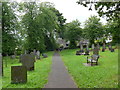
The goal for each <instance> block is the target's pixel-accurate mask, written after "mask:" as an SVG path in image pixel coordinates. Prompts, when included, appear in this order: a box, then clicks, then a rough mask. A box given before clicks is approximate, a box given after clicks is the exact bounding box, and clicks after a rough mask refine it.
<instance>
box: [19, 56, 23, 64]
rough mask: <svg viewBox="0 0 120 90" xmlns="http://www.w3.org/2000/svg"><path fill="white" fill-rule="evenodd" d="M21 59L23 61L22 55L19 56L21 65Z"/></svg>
mask: <svg viewBox="0 0 120 90" xmlns="http://www.w3.org/2000/svg"><path fill="white" fill-rule="evenodd" d="M21 59H22V54H21V55H20V56H19V62H20V63H21Z"/></svg>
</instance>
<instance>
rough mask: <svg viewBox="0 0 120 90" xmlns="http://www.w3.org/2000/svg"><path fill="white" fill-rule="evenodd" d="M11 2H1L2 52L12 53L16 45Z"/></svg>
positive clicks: (14, 16) (14, 17)
mask: <svg viewBox="0 0 120 90" xmlns="http://www.w3.org/2000/svg"><path fill="white" fill-rule="evenodd" d="M10 4H11V3H8V2H3V3H2V53H3V55H7V54H9V55H10V54H14V51H15V48H16V46H17V44H16V43H17V38H16V32H17V27H16V26H17V18H16V15H15V13H14V11H13V9H12V7H11V6H10Z"/></svg>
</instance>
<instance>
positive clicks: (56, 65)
mask: <svg viewBox="0 0 120 90" xmlns="http://www.w3.org/2000/svg"><path fill="white" fill-rule="evenodd" d="M45 88H77V87H76V84H75V83H74V81H73V80H72V79H71V77H70V75H69V74H68V71H67V70H66V68H65V66H64V63H63V61H62V60H61V58H60V55H59V54H58V53H57V52H55V53H54V56H53V59H52V71H51V72H50V73H49V77H48V83H47V84H46V85H45Z"/></svg>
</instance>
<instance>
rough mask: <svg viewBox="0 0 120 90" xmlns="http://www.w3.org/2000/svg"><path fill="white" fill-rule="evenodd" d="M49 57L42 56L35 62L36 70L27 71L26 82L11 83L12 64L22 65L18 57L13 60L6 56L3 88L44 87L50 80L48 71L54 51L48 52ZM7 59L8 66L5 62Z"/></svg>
mask: <svg viewBox="0 0 120 90" xmlns="http://www.w3.org/2000/svg"><path fill="white" fill-rule="evenodd" d="M47 55H48V58H42V59H41V60H37V61H36V62H35V70H34V71H27V79H28V80H27V83H26V84H11V66H17V65H21V64H20V63H18V59H15V60H11V59H10V58H8V57H4V58H3V60H4V77H3V78H2V87H3V88H43V87H44V85H45V84H46V83H47V82H48V73H49V72H50V66H51V63H52V62H51V60H52V55H53V52H48V53H47ZM5 60H7V67H6V64H5Z"/></svg>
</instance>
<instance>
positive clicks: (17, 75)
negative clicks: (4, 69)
mask: <svg viewBox="0 0 120 90" xmlns="http://www.w3.org/2000/svg"><path fill="white" fill-rule="evenodd" d="M26 82H27V69H26V67H25V66H11V83H12V84H18V83H26Z"/></svg>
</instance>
